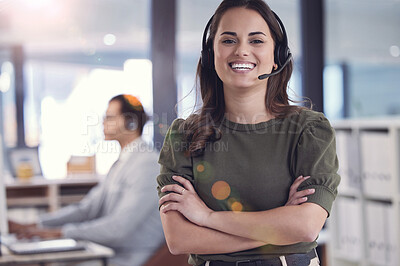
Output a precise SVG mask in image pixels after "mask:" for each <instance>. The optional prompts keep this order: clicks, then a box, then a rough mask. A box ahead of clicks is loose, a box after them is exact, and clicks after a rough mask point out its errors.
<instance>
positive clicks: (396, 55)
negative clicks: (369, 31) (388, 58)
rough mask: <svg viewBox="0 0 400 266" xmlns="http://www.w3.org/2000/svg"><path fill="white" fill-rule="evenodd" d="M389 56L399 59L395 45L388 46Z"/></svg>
mask: <svg viewBox="0 0 400 266" xmlns="http://www.w3.org/2000/svg"><path fill="white" fill-rule="evenodd" d="M389 50H390V54H391V55H392V56H393V57H399V56H400V48H399V47H398V46H397V45H392V46H390V49H389Z"/></svg>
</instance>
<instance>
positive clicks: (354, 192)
mask: <svg viewBox="0 0 400 266" xmlns="http://www.w3.org/2000/svg"><path fill="white" fill-rule="evenodd" d="M338 196H344V197H354V198H361V196H362V193H361V191H360V190H358V189H352V188H345V189H340V188H339V193H338Z"/></svg>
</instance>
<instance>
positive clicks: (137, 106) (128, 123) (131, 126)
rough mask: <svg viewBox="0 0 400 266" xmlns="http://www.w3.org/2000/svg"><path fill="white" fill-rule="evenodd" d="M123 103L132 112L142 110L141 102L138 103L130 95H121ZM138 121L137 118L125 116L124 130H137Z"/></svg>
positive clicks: (136, 99) (137, 100)
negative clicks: (131, 109)
mask: <svg viewBox="0 0 400 266" xmlns="http://www.w3.org/2000/svg"><path fill="white" fill-rule="evenodd" d="M122 97H123V99H124V101H125V102H126V104H127V105H129V106H130V107H131V108H133V109H134V110H143V106H142V104H141V102H140V101H139V99H138V98H136V97H135V96H132V95H126V94H123V95H122ZM138 126H139V125H138V121H137V118H135V117H133V116H132V117H131V116H126V117H125V128H126V129H127V130H129V131H134V130H136V129H137V128H138Z"/></svg>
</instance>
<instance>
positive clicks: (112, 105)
mask: <svg viewBox="0 0 400 266" xmlns="http://www.w3.org/2000/svg"><path fill="white" fill-rule="evenodd" d="M106 113H107V114H113V115H116V114H120V113H121V103H120V102H119V101H111V102H109V103H108V107H107V111H106Z"/></svg>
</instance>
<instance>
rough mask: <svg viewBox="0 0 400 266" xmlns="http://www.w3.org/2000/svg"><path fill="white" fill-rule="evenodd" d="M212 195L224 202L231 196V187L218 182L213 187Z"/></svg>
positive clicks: (223, 182)
mask: <svg viewBox="0 0 400 266" xmlns="http://www.w3.org/2000/svg"><path fill="white" fill-rule="evenodd" d="M211 193H212V195H213V196H214V198H216V199H218V200H224V199H226V198H228V197H229V195H230V194H231V187H230V186H229V184H228V183H226V182H225V181H217V182H215V183H214V185H213V186H212V187H211Z"/></svg>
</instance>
